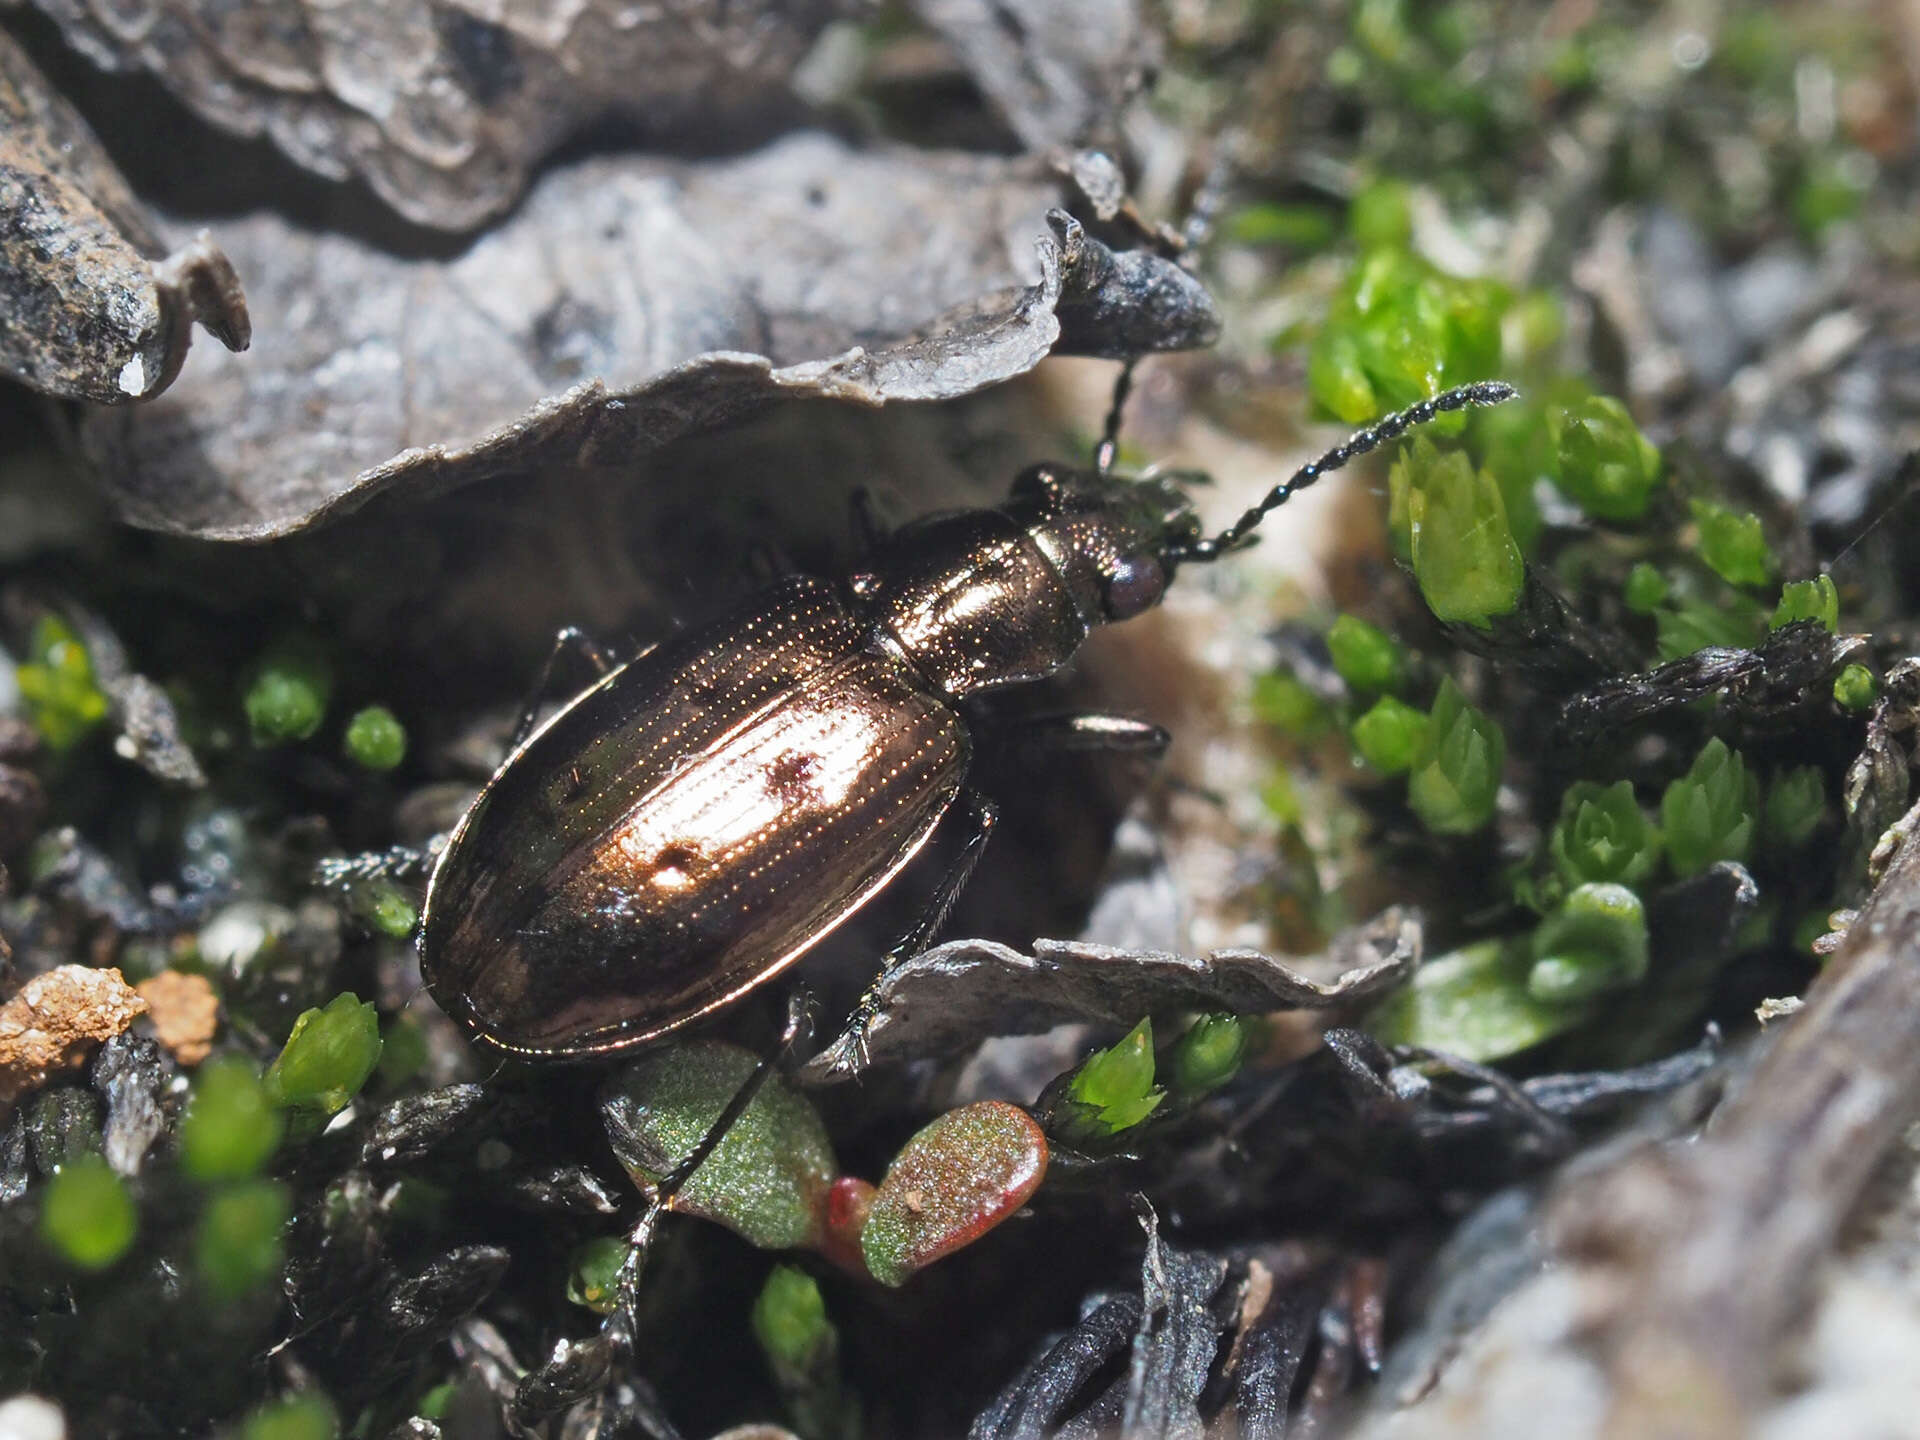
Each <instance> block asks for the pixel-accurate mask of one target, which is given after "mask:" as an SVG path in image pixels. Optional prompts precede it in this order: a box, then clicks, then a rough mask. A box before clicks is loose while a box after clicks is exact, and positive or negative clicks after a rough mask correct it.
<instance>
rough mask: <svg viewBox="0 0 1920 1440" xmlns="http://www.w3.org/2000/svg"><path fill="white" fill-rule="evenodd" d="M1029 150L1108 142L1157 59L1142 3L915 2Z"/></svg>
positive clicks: (1055, 0)
mask: <svg viewBox="0 0 1920 1440" xmlns="http://www.w3.org/2000/svg"><path fill="white" fill-rule="evenodd" d="M913 8H914V11H915V13H916V14H918V15H919V17H920V18H921V19H922V20H923V21H925V22H926V23H927V24H928V25H930V26H932V27H933V28H934V29H935V30H938V31H939V32H940V33H941V35H943V36H944V37H945V38H946V40H947V43H948V44H950V45H951V46H953V48H954V50H955V51H957V52H958V53H959V55H960V58H961V61H962V62H963V63H964V64H965V65H966V67H967V69H968V71H969V72H970V73H971V74H972V75H973V78H974V81H975V83H976V84H978V85H979V86H980V88H981V89H982V90H984V91H985V92H986V93H987V95H988V97H989V98H990V99H991V100H992V101H993V102H994V104H995V106H996V107H998V109H999V110H1000V113H1001V114H1002V115H1004V116H1005V117H1006V120H1007V124H1008V126H1009V127H1010V128H1011V129H1012V130H1013V133H1014V134H1015V135H1017V136H1019V137H1020V140H1021V143H1022V144H1024V145H1025V146H1026V147H1027V148H1028V149H1029V150H1046V149H1049V148H1050V147H1053V146H1058V145H1081V144H1091V143H1105V142H1106V141H1107V140H1108V138H1109V137H1108V135H1107V134H1106V131H1107V129H1108V128H1109V127H1110V126H1111V125H1112V123H1113V120H1114V117H1115V114H1116V112H1117V111H1118V109H1119V107H1120V105H1121V102H1122V101H1124V100H1125V99H1126V98H1127V97H1128V96H1129V95H1130V94H1132V93H1133V92H1134V91H1135V90H1137V89H1138V88H1139V86H1140V84H1141V80H1142V77H1143V76H1144V75H1145V74H1146V73H1147V72H1148V71H1149V70H1151V69H1152V67H1153V65H1154V64H1155V63H1156V61H1157V60H1158V56H1159V51H1158V46H1157V43H1156V41H1157V37H1156V36H1155V35H1154V34H1153V33H1152V32H1151V31H1150V30H1149V29H1148V27H1147V24H1146V18H1145V17H1144V16H1143V15H1142V14H1141V7H1140V4H1139V0H914V7H913Z"/></svg>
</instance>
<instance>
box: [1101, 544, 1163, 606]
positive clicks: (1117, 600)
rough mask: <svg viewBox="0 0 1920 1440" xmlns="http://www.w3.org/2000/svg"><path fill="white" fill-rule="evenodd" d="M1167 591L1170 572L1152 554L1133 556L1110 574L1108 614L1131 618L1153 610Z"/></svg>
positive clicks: (1114, 568)
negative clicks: (1144, 611)
mask: <svg viewBox="0 0 1920 1440" xmlns="http://www.w3.org/2000/svg"><path fill="white" fill-rule="evenodd" d="M1166 593H1167V572H1166V571H1165V570H1164V569H1162V568H1161V565H1160V562H1159V561H1158V560H1156V559H1155V558H1154V557H1153V556H1151V555H1129V556H1128V557H1127V558H1126V559H1124V560H1122V561H1121V562H1120V563H1119V564H1118V565H1116V566H1114V567H1113V574H1112V575H1110V576H1108V577H1107V616H1108V618H1109V619H1113V620H1131V619H1132V618H1133V617H1134V616H1136V615H1138V614H1139V613H1140V612H1141V611H1142V610H1151V609H1152V608H1153V607H1154V606H1156V605H1158V604H1159V603H1160V597H1161V596H1162V595H1164V594H1166Z"/></svg>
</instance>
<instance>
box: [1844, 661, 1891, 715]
mask: <svg viewBox="0 0 1920 1440" xmlns="http://www.w3.org/2000/svg"><path fill="white" fill-rule="evenodd" d="M1879 695H1880V682H1879V681H1878V680H1876V679H1875V678H1874V674H1873V671H1871V670H1869V669H1868V668H1867V667H1866V666H1864V665H1849V666H1847V667H1846V668H1845V669H1844V670H1842V671H1841V672H1840V673H1839V674H1838V675H1836V676H1834V679H1833V700H1834V703H1835V704H1836V705H1838V706H1839V707H1840V708H1841V709H1842V710H1856V711H1857V710H1869V709H1872V708H1873V702H1874V701H1875V700H1876V699H1878V698H1879Z"/></svg>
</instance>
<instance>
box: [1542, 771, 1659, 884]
mask: <svg viewBox="0 0 1920 1440" xmlns="http://www.w3.org/2000/svg"><path fill="white" fill-rule="evenodd" d="M1548 847H1549V849H1550V850H1551V852H1552V854H1553V864H1554V868H1555V869H1556V870H1558V871H1559V872H1560V874H1561V875H1562V876H1563V877H1564V878H1565V880H1566V882H1567V883H1568V884H1569V885H1585V884H1589V883H1594V882H1599V881H1612V882H1616V883H1618V884H1621V885H1638V884H1639V883H1640V882H1641V881H1642V880H1644V879H1646V878H1647V876H1649V875H1651V874H1652V873H1653V867H1654V866H1655V865H1657V864H1658V863H1659V861H1660V835H1659V832H1657V831H1656V830H1655V829H1654V828H1653V826H1651V825H1649V824H1648V823H1647V817H1646V816H1645V815H1644V814H1642V813H1641V810H1640V802H1639V801H1638V800H1636V799H1635V798H1634V794H1633V783H1632V782H1631V781H1628V780H1619V781H1615V782H1614V783H1613V784H1612V785H1607V786H1601V785H1596V784H1594V783H1593V782H1592V781H1590V780H1581V781H1577V782H1575V783H1574V784H1572V785H1570V786H1568V787H1567V792H1566V794H1565V795H1563V796H1562V797H1561V800H1560V823H1559V824H1557V825H1555V826H1554V827H1553V833H1552V835H1551V836H1550V837H1549V839H1548Z"/></svg>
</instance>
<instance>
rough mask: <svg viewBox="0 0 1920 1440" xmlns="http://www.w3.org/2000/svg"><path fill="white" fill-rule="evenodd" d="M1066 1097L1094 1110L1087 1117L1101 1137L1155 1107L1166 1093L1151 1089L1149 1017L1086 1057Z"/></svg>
mask: <svg viewBox="0 0 1920 1440" xmlns="http://www.w3.org/2000/svg"><path fill="white" fill-rule="evenodd" d="M1067 1098H1068V1099H1069V1100H1072V1101H1074V1102H1075V1103H1076V1104H1079V1105H1084V1106H1086V1107H1088V1109H1089V1110H1091V1111H1092V1112H1093V1113H1092V1114H1091V1115H1090V1116H1089V1117H1088V1120H1089V1123H1090V1124H1091V1126H1092V1128H1093V1131H1094V1134H1095V1136H1096V1137H1097V1138H1100V1139H1105V1138H1107V1137H1109V1136H1113V1135H1117V1134H1119V1133H1120V1132H1121V1131H1122V1130H1128V1129H1131V1128H1132V1127H1133V1126H1135V1125H1138V1124H1139V1123H1140V1122H1141V1121H1142V1120H1144V1119H1146V1118H1147V1117H1148V1116H1149V1115H1151V1114H1152V1113H1153V1112H1154V1111H1155V1110H1156V1109H1158V1108H1159V1105H1160V1102H1161V1101H1162V1100H1164V1099H1165V1098H1166V1092H1165V1091H1162V1090H1156V1089H1154V1088H1153V1020H1152V1018H1151V1017H1149V1018H1146V1019H1143V1020H1141V1022H1140V1023H1139V1024H1138V1025H1136V1026H1134V1027H1133V1029H1131V1030H1129V1031H1128V1032H1127V1033H1126V1035H1125V1036H1123V1037H1122V1038H1121V1039H1120V1040H1118V1041H1116V1042H1115V1043H1114V1044H1113V1045H1111V1046H1109V1047H1108V1048H1107V1049H1105V1050H1098V1051H1095V1052H1094V1053H1093V1054H1092V1055H1090V1056H1088V1057H1087V1059H1086V1060H1085V1061H1083V1062H1082V1063H1081V1066H1080V1068H1079V1070H1078V1071H1076V1072H1075V1073H1074V1077H1073V1079H1072V1081H1071V1082H1070V1083H1069V1084H1068V1086H1067Z"/></svg>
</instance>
